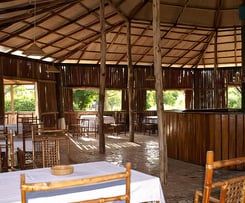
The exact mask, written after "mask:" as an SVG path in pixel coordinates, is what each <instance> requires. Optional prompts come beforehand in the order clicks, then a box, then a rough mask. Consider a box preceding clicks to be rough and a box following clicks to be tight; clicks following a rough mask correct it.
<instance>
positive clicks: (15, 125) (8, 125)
mask: <svg viewBox="0 0 245 203" xmlns="http://www.w3.org/2000/svg"><path fill="white" fill-rule="evenodd" d="M4 127H7V128H8V130H12V131H13V133H17V131H19V132H18V134H22V123H20V124H18V127H17V124H7V125H4ZM17 128H18V129H17ZM0 130H3V125H0Z"/></svg>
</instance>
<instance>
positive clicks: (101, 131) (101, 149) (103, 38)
mask: <svg viewBox="0 0 245 203" xmlns="http://www.w3.org/2000/svg"><path fill="white" fill-rule="evenodd" d="M104 11H105V1H104V0H100V26H101V28H100V29H101V63H100V90H99V107H98V108H99V109H98V118H99V152H100V153H102V154H103V153H105V135H104V118H103V115H104V103H105V79H106V71H105V66H106V64H105V61H106V34H105V18H104Z"/></svg>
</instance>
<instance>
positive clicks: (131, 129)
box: [127, 21, 135, 142]
mask: <svg viewBox="0 0 245 203" xmlns="http://www.w3.org/2000/svg"><path fill="white" fill-rule="evenodd" d="M127 48H128V51H127V55H128V109H129V141H130V142H134V116H135V115H134V87H133V83H134V72H133V66H132V53H131V48H132V47H131V23H130V21H129V22H128V26H127Z"/></svg>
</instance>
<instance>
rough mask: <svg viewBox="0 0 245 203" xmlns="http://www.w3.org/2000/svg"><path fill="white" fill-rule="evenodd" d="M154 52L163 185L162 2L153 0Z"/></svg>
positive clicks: (164, 142) (165, 180) (164, 174)
mask: <svg viewBox="0 0 245 203" xmlns="http://www.w3.org/2000/svg"><path fill="white" fill-rule="evenodd" d="M152 13H153V52H154V75H155V89H156V95H157V116H158V135H159V157H160V158H159V160H160V162H159V163H160V179H161V182H162V184H166V183H167V169H168V155H167V139H166V134H164V120H163V112H164V109H163V108H164V106H163V73H162V63H161V47H160V44H161V36H160V0H153V9H152Z"/></svg>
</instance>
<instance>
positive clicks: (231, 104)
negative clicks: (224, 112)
mask: <svg viewBox="0 0 245 203" xmlns="http://www.w3.org/2000/svg"><path fill="white" fill-rule="evenodd" d="M241 106H242V96H241V88H240V87H228V108H231V109H240V108H241Z"/></svg>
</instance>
